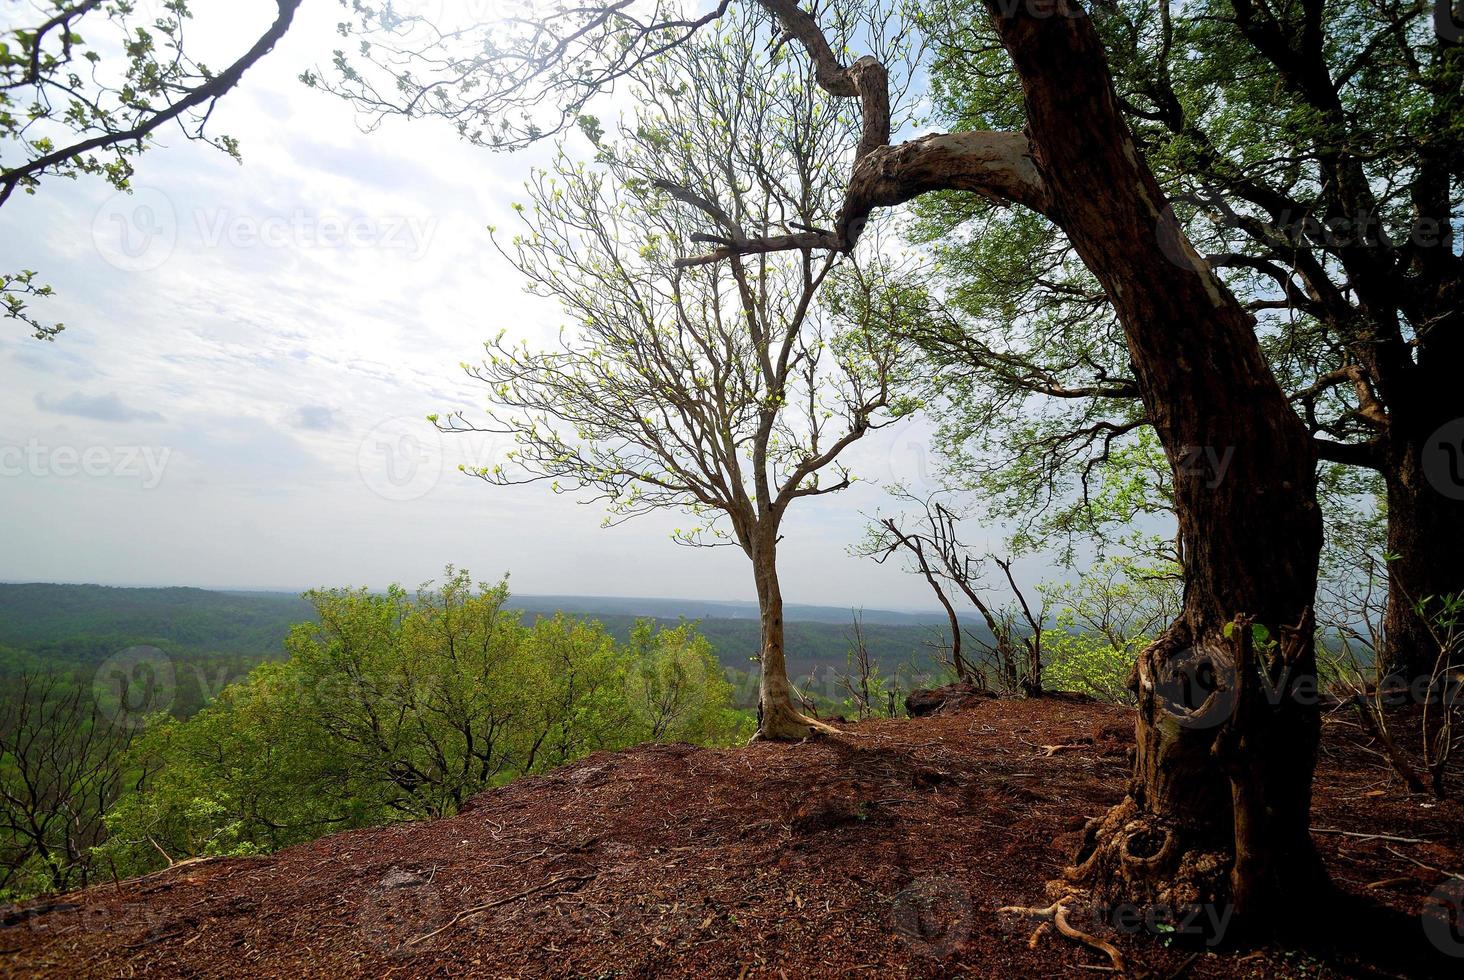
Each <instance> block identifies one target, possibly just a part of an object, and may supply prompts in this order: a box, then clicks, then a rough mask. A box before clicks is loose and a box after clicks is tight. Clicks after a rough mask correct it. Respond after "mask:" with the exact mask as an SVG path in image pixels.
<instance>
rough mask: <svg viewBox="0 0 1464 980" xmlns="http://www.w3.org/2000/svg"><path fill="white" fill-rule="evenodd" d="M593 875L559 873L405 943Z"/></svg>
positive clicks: (481, 906) (475, 907)
mask: <svg viewBox="0 0 1464 980" xmlns="http://www.w3.org/2000/svg"><path fill="white" fill-rule="evenodd" d="M594 877H595V876H594V875H559V876H558V877H557V878H550V879H549V880H548V881H545V882H542V883H540V884H537V885H535V886H534V887H533V888H525V889H524V890H523V891H521V892H515V893H514V894H512V895H505V896H504V897H503V898H498V899H494V900H493V901H491V902H485V903H483V904H482V905H474V906H473V907H472V908H468V909H463V910H462V911H461V912H459V913H458V914H457V915H455V916H453V917H452V919H451V920H450V921H449V922H448V923H447V924H446V925H444V926H441V927H439V928H437V929H433V930H432V931H431V932H429V933H427V934H426V935H425V936H418V937H417V938H416V939H408V940H407V943H406V945H408V946H415V945H417V944H418V943H421V942H426V941H427V940H429V939H431V938H432V937H433V936H435V935H437V934H438V933H440V932H446V931H447V930H449V929H451V928H452V927H453V926H455V925H457V924H458V923H459V922H461V921H462V920H464V919H466V918H467V917H468V916H470V915H477V914H478V913H479V912H487V911H488V910H489V909H494V908H497V907H498V906H500V905H507V904H508V903H509V902H514V901H517V900H518V899H520V898H528V897H529V896H530V895H534V894H536V893H538V892H541V891H543V890H544V889H546V888H552V887H554V886H555V885H559V884H563V883H564V882H566V881H590V880H592V879H593V878H594Z"/></svg>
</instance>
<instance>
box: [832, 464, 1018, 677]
mask: <svg viewBox="0 0 1464 980" xmlns="http://www.w3.org/2000/svg"><path fill="white" fill-rule="evenodd" d="M894 494H895V496H896V498H897V499H899V500H901V501H902V502H904V503H906V504H912V505H914V508H913V510H914V516H913V520H912V519H911V518H910V517H909V516H894V517H888V516H887V517H880V518H878V519H876V520H875V522H874V523H873V525H872V526H871V527H870V529H869V534H868V536H867V537H866V539H865V541H864V544H863V546H862V547H861V549H860V550H861V552H862V553H863V554H866V555H868V556H870V557H872V558H873V559H874V560H875V561H877V562H880V563H883V562H885V561H888V560H889V559H890V558H891V557H892V556H894V555H895V554H897V553H904V554H906V555H908V556H909V557H910V559H911V561H912V562H913V564H914V570H915V571H917V572H919V574H920V575H921V576H922V577H923V578H924V579H925V581H926V583H927V584H928V585H929V586H930V588H931V590H932V591H933V592H934V593H935V595H936V598H937V599H938V600H939V601H940V604H941V606H942V608H943V609H944V610H945V612H946V616H947V618H948V620H949V622H950V631H951V662H952V663H951V665H952V666H953V667H954V668H955V670H956V676H957V677H958V678H960V679H961V680H971V679H977V680H979V681H980V683H981V684H982V686H983V687H993V688H995V689H996V690H999V691H1004V692H1016V691H1022V692H1024V693H1026V694H1027V695H1028V696H1031V697H1036V696H1038V695H1040V694H1041V693H1042V629H1043V625H1044V621H1045V619H1046V611H1045V610H1039V611H1038V612H1036V613H1034V612H1033V611H1032V606H1031V604H1030V603H1029V602H1028V601H1027V596H1026V594H1025V593H1024V592H1023V591H1022V589H1021V587H1020V586H1019V585H1017V580H1016V578H1015V577H1014V576H1013V575H1012V563H1011V560H1010V559H1003V558H999V557H997V556H996V555H985V556H981V555H977V554H975V553H974V552H973V551H972V550H971V549H970V548H969V547H968V546H967V545H965V544H963V543H962V542H961V540H960V535H959V523H960V516H959V514H958V513H957V512H956V511H955V510H954V509H952V507H951V505H950V504H948V503H947V502H946V500H945V499H944V498H945V497H946V496H948V495H947V494H944V493H942V492H939V491H937V492H936V493H932V494H930V495H928V496H926V497H923V498H921V497H917V496H915V495H914V494H911V493H910V492H909V491H908V490H905V489H904V488H900V487H897V488H895V490H894ZM988 562H990V563H991V564H994V565H996V567H997V568H999V569H1001V572H1002V575H1003V577H1004V578H1005V580H1006V584H1007V586H1008V588H1010V590H1011V596H1012V600H1013V601H1012V603H1010V604H1007V605H1004V606H996V605H993V604H992V602H991V601H990V599H989V597H988V596H987V595H985V594H983V593H985V592H986V591H987V587H986V586H984V585H983V584H982V583H983V579H984V578H985V574H986V566H987V563H988ZM953 593H954V594H959V595H961V596H964V597H965V599H966V600H967V601H968V602H969V603H970V604H971V606H972V608H974V609H975V610H976V611H977V612H978V613H980V615H981V619H982V621H983V622H984V623H985V624H986V628H987V631H988V634H989V635H990V637H991V639H990V640H987V639H985V638H984V637H982V636H981V635H979V634H977V633H969V632H968V631H966V630H965V629H964V628H963V627H962V626H961V622H960V617H959V615H958V614H957V613H956V608H955V604H954V602H952V600H951V595H952V594H953ZM963 633H967V635H968V636H969V638H970V639H971V641H972V642H973V643H975V644H976V646H977V649H978V663H980V664H981V666H976V665H973V664H972V663H970V660H971V658H970V657H966V656H963V654H962V652H961V651H962V641H961V636H962V634H963ZM993 671H994V673H995V677H994V678H993V677H992V672H993ZM993 680H995V683H994V684H993V683H992V681H993Z"/></svg>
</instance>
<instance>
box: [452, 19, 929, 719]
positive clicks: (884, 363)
mask: <svg viewBox="0 0 1464 980" xmlns="http://www.w3.org/2000/svg"><path fill="white" fill-rule="evenodd" d="M743 26H746V25H743V24H742V23H741V22H739V21H734V24H733V26H732V27H731V28H729V29H728V30H726V31H724V32H723V33H721V34H719V35H718V36H716V37H715V38H713V39H711V40H709V41H703V40H701V39H698V40H696V41H694V42H688V43H687V44H684V45H681V46H678V47H677V48H675V49H673V51H672V53H670V54H668V55H666V56H664V57H662V58H660V59H657V60H655V61H653V62H648V63H647V64H645V65H644V66H643V70H642V74H641V75H640V76H639V77H637V79H636V80H635V81H634V82H633V83H632V92H633V93H634V96H635V98H636V101H637V106H638V108H637V109H636V111H635V116H634V118H633V120H632V121H631V122H630V123H628V124H627V125H625V126H624V127H622V137H621V138H620V139H619V140H618V141H615V142H611V141H608V140H606V139H604V138H603V137H602V136H601V134H600V133H599V131H598V129H597V128H596V126H595V125H593V124H591V123H590V122H588V121H586V122H585V126H586V128H587V130H588V131H589V132H590V133H591V135H592V138H593V139H594V140H595V141H596V143H597V147H598V151H599V152H598V156H597V159H596V163H595V165H594V166H591V167H585V166H582V165H578V164H575V163H572V162H571V161H570V160H569V159H568V157H566V156H564V155H562V153H561V156H560V158H559V160H558V162H557V164H556V165H555V168H554V170H553V172H541V173H539V174H537V175H536V176H535V178H534V180H533V182H532V183H531V185H530V188H529V190H530V196H531V198H532V204H531V205H530V206H528V207H525V208H524V209H523V210H522V212H521V213H522V215H523V219H524V221H525V224H526V226H527V232H526V233H525V234H523V235H520V236H518V237H516V238H515V239H514V240H513V243H512V245H511V246H510V247H509V248H508V249H507V250H506V251H505V254H506V255H507V256H508V257H509V258H510V260H511V261H513V262H514V264H515V265H516V266H517V267H518V269H519V270H520V271H521V272H522V273H523V274H524V275H525V277H526V278H527V279H528V281H529V288H530V290H531V291H533V292H535V293H537V294H539V295H542V296H546V297H553V298H555V299H557V300H559V302H560V304H561V306H562V308H563V309H564V310H565V312H566V313H567V314H568V315H569V317H570V318H571V319H572V321H573V325H572V326H570V327H567V328H565V330H564V331H563V333H562V334H561V338H560V344H559V347H558V348H557V349H551V350H545V351H538V350H531V349H529V348H528V347H527V346H526V345H515V344H512V343H510V342H508V341H506V340H505V339H504V336H503V335H502V334H500V336H499V337H498V338H497V339H496V340H494V341H492V342H490V343H489V344H488V345H487V347H488V351H489V357H488V359H487V360H486V361H485V362H483V363H482V364H479V365H474V366H471V367H468V368H467V371H468V374H469V375H470V376H471V377H472V378H474V379H475V380H478V381H481V382H482V383H484V384H485V385H487V386H488V388H489V390H490V392H491V397H492V401H493V403H494V406H495V407H494V408H493V409H492V410H491V414H490V421H489V422H488V423H487V424H480V423H475V422H472V421H469V420H468V419H467V418H466V417H465V416H464V415H463V414H461V413H456V414H453V415H451V416H449V417H448V418H447V419H446V420H443V421H441V422H440V425H441V427H442V428H443V429H444V431H449V432H461V431H491V432H498V433H509V434H511V435H512V436H513V438H514V441H515V444H516V447H515V449H514V450H513V451H512V452H510V453H509V458H508V459H506V460H505V462H504V463H503V464H501V465H498V466H494V467H491V468H490V467H483V468H481V469H478V470H476V471H475V473H474V475H476V476H479V477H481V478H482V479H484V480H485V481H487V482H489V483H491V484H496V485H506V484H516V483H525V482H535V481H541V480H547V481H552V486H553V488H554V490H555V491H556V492H560V493H575V492H579V491H588V492H589V497H588V498H587V499H590V500H603V501H605V502H606V504H607V505H608V508H609V512H610V513H609V516H608V517H607V518H606V523H607V524H614V523H618V522H620V521H624V520H628V519H630V518H632V517H635V516H637V515H641V514H646V513H649V512H651V511H655V510H661V509H668V508H669V509H677V510H681V511H684V512H687V513H688V514H689V515H690V517H691V518H692V519H693V521H694V522H695V523H693V524H692V525H691V526H689V527H687V528H682V529H678V530H677V531H676V533H675V539H676V540H677V541H678V542H679V543H682V544H687V545H693V546H697V545H705V546H719V545H730V546H734V547H737V548H739V549H741V550H742V551H743V553H744V554H746V556H747V557H748V559H749V560H750V561H751V563H752V567H753V579H754V583H755V585H756V591H757V598H758V606H759V609H760V613H761V619H762V647H761V652H760V659H761V667H762V680H761V686H760V701H761V721H760V727H759V734H760V736H761V737H764V738H801V737H805V736H807V735H809V734H810V733H811V732H814V731H831V730H832V729H830V728H829V727H828V726H827V725H824V724H822V723H820V722H818V721H817V720H815V719H813V718H810V717H808V716H806V715H804V714H803V713H802V712H800V711H799V710H798V709H797V707H796V706H795V704H794V700H793V692H792V689H791V685H790V684H789V681H788V675H787V666H786V660H785V654H784V630H783V598H782V592H781V589H780V586H779V582H778V564H777V555H778V548H779V543H780V541H781V539H782V528H783V519H784V517H785V515H786V514H787V512H788V509H789V508H790V507H791V506H792V505H793V504H794V502H795V501H798V500H800V499H804V498H811V497H817V496H823V495H826V494H831V493H836V492H838V491H840V490H843V489H845V488H846V487H848V486H849V485H850V484H851V483H852V482H853V481H854V480H855V479H856V477H855V475H854V474H852V473H850V472H849V471H848V470H847V469H845V468H844V467H843V466H842V465H841V463H840V462H839V458H840V455H841V454H842V453H843V452H844V451H845V450H846V449H847V448H848V447H849V446H851V445H852V444H854V443H855V442H857V441H858V440H859V439H861V438H863V437H864V436H865V435H866V434H868V433H869V432H872V431H874V430H876V429H879V428H881V427H883V426H885V425H888V424H890V423H892V422H894V421H896V420H897V419H899V418H901V417H902V416H904V415H906V414H908V413H909V412H911V411H913V410H914V407H915V406H914V404H913V403H912V402H909V401H908V400H901V399H899V398H897V397H896V395H895V393H894V391H895V386H896V384H897V383H898V382H899V381H900V380H901V378H900V373H899V372H900V370H901V365H902V357H903V347H902V345H901V344H900V343H899V342H898V341H894V340H891V339H890V337H889V334H888V333H887V332H885V331H884V330H882V329H881V328H882V327H883V326H884V325H885V324H886V323H887V322H888V321H891V320H898V319H899V317H900V316H901V315H902V314H901V308H902V296H901V290H900V286H899V284H898V282H897V279H896V277H897V274H898V273H897V270H896V269H894V268H893V267H892V266H891V265H890V264H889V263H888V262H886V261H884V260H882V259H880V258H878V257H877V256H869V254H868V252H865V253H864V255H865V257H851V258H850V259H849V260H844V257H843V256H842V254H834V253H824V254H822V255H815V254H814V253H813V252H812V251H811V250H809V249H804V250H801V251H794V252H791V253H788V254H768V255H762V256H750V257H747V258H744V257H742V256H737V257H735V258H732V259H730V260H729V261H727V262H725V263H724V262H716V263H700V264H695V265H678V263H677V253H676V251H675V243H677V242H680V241H685V240H687V239H688V238H690V237H691V236H693V235H696V234H699V233H700V232H701V231H702V229H703V228H704V227H705V224H706V223H707V222H708V221H711V222H714V223H715V228H716V231H715V234H716V236H718V239H719V240H729V241H744V240H749V239H752V238H756V237H758V236H761V235H764V234H767V233H768V230H769V229H776V228H782V227H785V226H788V225H798V224H803V225H809V224H812V223H814V222H815V221H817V220H819V217H820V215H821V214H822V213H823V212H824V211H826V210H827V208H829V207H830V206H831V202H833V201H836V200H837V199H838V195H839V193H840V192H841V186H842V185H841V175H840V173H839V172H838V170H837V169H836V168H834V167H833V166H831V165H830V162H831V161H832V160H834V159H835V158H836V155H837V153H838V151H839V149H840V148H841V147H842V146H843V145H844V143H845V141H847V140H848V139H850V138H851V137H852V136H853V135H854V134H856V133H857V122H856V121H854V120H851V119H850V118H849V117H848V116H847V115H846V114H842V113H839V112H830V111H828V110H827V109H826V107H823V106H822V105H820V102H819V100H817V99H816V98H814V97H813V96H812V89H813V87H812V83H811V79H810V78H809V77H808V75H807V71H806V68H805V67H804V66H802V65H801V64H800V63H798V62H796V61H793V60H792V59H790V58H788V57H787V56H786V55H783V54H781V53H778V52H774V53H772V54H767V53H764V52H762V51H760V50H759V44H760V43H762V41H763V37H764V36H762V35H759V34H758V33H757V32H755V31H753V30H750V29H748V30H740V29H738V28H740V27H743ZM729 61H730V62H731V63H733V64H736V65H737V66H738V71H737V72H736V73H735V74H732V73H728V72H726V71H725V70H724V66H725V65H726V64H727V63H728V62H729ZM869 251H873V250H872V249H871V250H869Z"/></svg>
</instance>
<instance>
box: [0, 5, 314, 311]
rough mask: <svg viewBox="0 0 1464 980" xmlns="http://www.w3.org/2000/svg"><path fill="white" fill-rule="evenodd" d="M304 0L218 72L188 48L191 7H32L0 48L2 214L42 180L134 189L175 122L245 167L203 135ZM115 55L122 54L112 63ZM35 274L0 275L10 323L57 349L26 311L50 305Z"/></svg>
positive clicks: (283, 9) (283, 11)
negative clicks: (141, 161) (148, 153)
mask: <svg viewBox="0 0 1464 980" xmlns="http://www.w3.org/2000/svg"><path fill="white" fill-rule="evenodd" d="M300 3H301V0H276V2H275V6H276V16H275V19H274V20H273V21H272V22H271V23H270V24H269V26H268V27H266V28H265V29H264V30H263V31H262V32H261V33H260V35H259V37H258V38H257V39H256V40H255V41H254V43H253V44H251V45H250V47H249V48H248V49H247V50H246V51H245V52H244V53H243V54H242V55H240V56H239V57H238V58H237V59H236V60H235V61H234V62H232V63H231V64H229V65H228V66H227V67H225V68H224V69H223V70H222V71H219V72H215V71H213V70H212V69H210V68H209V67H208V66H207V65H205V64H202V63H200V62H198V61H196V60H195V59H194V57H193V56H192V55H190V54H189V53H188V51H186V50H185V47H184V36H185V33H186V27H187V23H188V21H189V20H191V19H192V16H193V15H192V11H191V10H190V9H189V5H188V3H187V0H174V2H170V3H167V4H165V5H164V6H163V7H162V8H161V9H158V10H156V11H150V12H147V13H153V14H154V16H152V17H151V18H148V17H147V13H145V12H140V11H139V10H138V5H137V4H133V3H104V2H103V0H34V2H32V3H30V4H28V6H29V7H31V8H32V13H31V14H30V15H29V17H28V19H27V24H26V26H16V27H13V28H9V29H8V30H6V31H5V32H4V35H3V37H4V40H3V41H0V207H3V206H4V205H5V203H6V202H7V201H9V200H10V199H11V195H12V194H14V193H15V191H16V190H17V189H22V190H24V191H25V192H26V193H27V194H34V193H35V192H36V188H37V187H38V186H39V185H40V182H41V180H42V179H43V178H47V177H67V178H71V179H73V180H74V179H76V178H77V177H80V176H81V175H83V174H86V175H92V176H100V177H102V178H104V179H105V180H106V181H107V182H108V183H110V184H111V185H112V186H113V187H115V188H117V189H118V190H119V191H125V190H127V189H128V188H129V186H130V180H131V177H132V172H133V169H132V158H133V157H135V156H136V155H137V154H139V153H141V152H142V151H143V150H145V149H147V148H148V146H149V145H150V143H151V140H152V138H153V134H154V133H155V132H156V131H157V130H158V129H159V128H161V127H163V126H166V125H168V124H169V123H174V122H176V123H177V124H178V126H179V128H180V130H181V131H182V133H183V134H184V136H185V137H186V138H188V139H198V140H205V141H207V142H209V143H211V144H213V145H214V146H217V147H218V148H219V149H221V150H223V151H224V152H226V153H228V154H229V155H230V156H232V157H235V158H236V159H237V158H238V156H239V144H238V142H237V141H235V140H233V139H231V138H229V137H228V136H217V137H215V136H210V135H208V133H207V132H206V125H207V123H208V119H209V116H211V115H212V114H213V110H214V107H215V106H216V105H217V103H218V100H219V99H221V98H222V97H223V96H224V95H226V94H227V93H228V92H229V91H230V90H231V89H233V88H234V87H235V86H236V85H238V84H239V80H240V79H241V78H242V77H243V75H244V72H245V71H246V70H248V69H249V67H250V66H252V65H253V64H255V62H257V61H259V60H260V59H261V58H263V57H264V56H265V55H266V54H268V53H269V52H270V50H271V49H272V48H273V47H274V46H275V44H277V43H278V42H279V40H280V38H282V37H284V36H285V33H286V32H287V31H288V30H289V29H290V25H291V23H292V22H293V21H294V18H295V12H296V11H297V10H298V9H299V7H300ZM114 52H115V53H114ZM34 279H35V273H34V272H33V271H24V272H21V273H18V274H13V275H12V274H3V275H0V292H3V297H4V304H5V312H4V315H5V317H6V318H7V319H15V320H19V321H21V322H22V323H24V324H25V325H26V326H27V327H29V328H30V329H31V330H32V331H33V333H34V335H35V336H36V337H37V339H53V338H54V337H55V336H56V334H57V333H58V332H60V330H61V329H62V327H61V325H60V324H47V323H43V322H41V321H38V320H36V319H35V317H34V316H33V315H31V314H30V313H29V312H28V311H27V304H26V303H25V301H24V299H22V297H25V296H32V297H38V296H46V295H49V289H48V288H47V287H43V286H41V285H40V284H39V283H36V282H35V281H34Z"/></svg>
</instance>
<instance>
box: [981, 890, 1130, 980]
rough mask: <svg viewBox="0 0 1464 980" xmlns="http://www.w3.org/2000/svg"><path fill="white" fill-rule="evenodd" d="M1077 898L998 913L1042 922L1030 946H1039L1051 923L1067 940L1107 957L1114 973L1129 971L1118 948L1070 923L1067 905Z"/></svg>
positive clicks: (1003, 909) (1003, 910)
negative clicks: (1044, 906) (1040, 907)
mask: <svg viewBox="0 0 1464 980" xmlns="http://www.w3.org/2000/svg"><path fill="white" fill-rule="evenodd" d="M1076 897H1077V896H1076V895H1066V896H1064V897H1063V898H1060V899H1058V900H1057V901H1055V902H1053V903H1052V904H1051V905H1049V906H1047V908H1045V909H1038V908H1025V907H1023V906H1020V905H1008V906H1006V907H1005V908H1001V909H998V910H997V912H998V913H999V914H1006V915H1024V916H1028V917H1029V918H1033V919H1038V920H1040V921H1041V922H1042V925H1039V926H1038V927H1037V931H1035V932H1033V933H1032V938H1031V939H1030V940H1028V942H1027V945H1028V946H1035V945H1036V944H1037V940H1038V939H1040V938H1041V936H1042V933H1043V931H1044V930H1045V929H1046V927H1047V923H1049V922H1050V923H1052V924H1053V925H1054V926H1056V927H1057V931H1058V932H1060V933H1062V934H1063V935H1064V936H1066V937H1067V938H1069V939H1071V940H1074V941H1075V942H1079V943H1082V944H1083V945H1084V946H1088V947H1090V948H1092V949H1096V950H1097V951H1098V952H1100V953H1102V954H1103V955H1105V956H1107V957H1108V961H1109V962H1110V963H1112V964H1113V969H1114V971H1115V972H1117V973H1124V972H1125V971H1126V970H1127V966H1126V965H1125V964H1124V961H1123V954H1122V953H1120V952H1119V951H1118V947H1116V946H1114V945H1113V944H1112V943H1110V942H1105V941H1104V940H1102V939H1099V938H1098V937H1097V936H1094V935H1092V934H1090V933H1086V932H1084V931H1083V930H1081V929H1079V928H1078V927H1077V926H1075V925H1073V924H1072V923H1071V922H1069V921H1068V917H1067V903H1068V902H1071V901H1072V900H1073V899H1074V898H1076Z"/></svg>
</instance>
